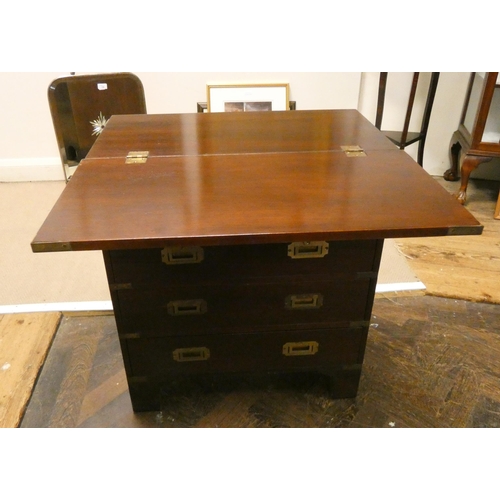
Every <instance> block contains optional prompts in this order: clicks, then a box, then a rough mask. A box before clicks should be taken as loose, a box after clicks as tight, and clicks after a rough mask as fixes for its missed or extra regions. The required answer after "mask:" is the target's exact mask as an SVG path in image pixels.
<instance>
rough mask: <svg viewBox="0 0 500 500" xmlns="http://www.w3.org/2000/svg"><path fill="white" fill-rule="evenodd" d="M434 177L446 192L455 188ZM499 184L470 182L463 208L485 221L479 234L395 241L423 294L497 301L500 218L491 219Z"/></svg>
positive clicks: (499, 296) (499, 290) (499, 293)
mask: <svg viewBox="0 0 500 500" xmlns="http://www.w3.org/2000/svg"><path fill="white" fill-rule="evenodd" d="M436 179H437V181H438V182H439V183H440V184H441V185H442V186H443V187H444V188H445V189H446V190H448V191H449V192H450V193H454V192H456V191H457V190H458V188H459V183H458V182H447V181H445V180H444V179H443V178H436ZM499 186H500V183H499V182H493V181H483V180H476V179H471V180H470V181H469V186H468V189H467V195H468V201H467V204H466V208H467V209H468V210H469V211H470V212H471V213H472V215H474V217H476V219H477V220H479V222H481V223H482V224H483V225H484V231H483V234H482V235H480V236H450V237H445V238H443V237H437V238H405V239H400V240H396V245H397V246H398V248H399V250H400V251H401V252H402V253H403V254H404V255H405V256H406V257H407V258H408V262H409V264H410V266H411V268H412V269H413V271H414V272H415V274H416V275H417V276H418V278H419V279H420V280H421V281H422V282H423V283H424V284H425V286H426V288H427V290H426V293H427V294H428V295H435V296H437V297H452V298H459V299H463V300H471V301H475V302H489V303H495V304H500V285H499V284H500V220H495V219H494V218H493V215H494V211H495V205H496V201H497V198H498V190H499ZM427 209H428V210H432V207H428V208H427Z"/></svg>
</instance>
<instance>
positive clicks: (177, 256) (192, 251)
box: [161, 247, 204, 265]
mask: <svg viewBox="0 0 500 500" xmlns="http://www.w3.org/2000/svg"><path fill="white" fill-rule="evenodd" d="M203 259H204V253H203V248H202V247H165V248H164V249H163V250H162V252H161V260H162V262H163V263H164V264H167V265H172V264H198V263H200V262H201V261H202V260H203Z"/></svg>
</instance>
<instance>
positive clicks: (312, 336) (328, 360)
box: [126, 328, 367, 377]
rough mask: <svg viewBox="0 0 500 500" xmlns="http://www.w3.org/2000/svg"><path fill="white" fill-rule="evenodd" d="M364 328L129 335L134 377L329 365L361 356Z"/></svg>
mask: <svg viewBox="0 0 500 500" xmlns="http://www.w3.org/2000/svg"><path fill="white" fill-rule="evenodd" d="M366 334H367V329H366V328H351V329H334V330H316V331H314V330H310V331H301V332H296V331H292V332H265V333H255V334H237V335H195V336H192V337H185V336H180V337H150V338H138V339H129V340H126V342H127V351H128V356H129V360H130V366H131V370H132V374H131V375H132V376H138V377H141V376H157V375H163V374H168V373H174V372H175V373H176V374H193V373H223V372H246V371H259V372H263V371H272V370H277V371H288V370H290V371H293V370H307V369H315V368H317V369H319V368H321V367H325V368H329V369H332V367H334V366H335V365H353V364H356V363H359V362H361V361H362V357H363V352H362V350H363V348H364V341H365V339H366Z"/></svg>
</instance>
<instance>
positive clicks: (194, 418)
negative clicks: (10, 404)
mask: <svg viewBox="0 0 500 500" xmlns="http://www.w3.org/2000/svg"><path fill="white" fill-rule="evenodd" d="M499 332H500V305H496V304H485V303H475V302H467V301H461V300H455V299H446V298H439V297H432V296H416V297H411V296H409V297H391V298H378V299H376V300H375V304H374V310H373V319H372V324H371V328H370V333H369V336H368V343H367V348H366V355H365V363H364V365H363V372H362V377H361V383H360V389H359V393H358V396H357V398H355V399H345V400H333V399H331V398H330V397H329V396H328V392H327V386H326V383H325V381H324V380H323V379H322V378H321V377H320V376H316V375H314V374H310V375H304V376H300V377H298V378H297V379H289V378H279V377H273V378H266V377H261V378H259V379H258V380H255V379H253V378H251V377H244V376H241V377H234V380H231V381H230V382H229V383H227V384H224V385H221V386H218V385H212V386H209V387H208V389H207V386H206V385H201V384H200V385H196V384H193V383H190V384H186V386H185V390H184V392H182V391H181V392H180V393H176V394H173V395H170V396H167V395H166V396H165V397H164V401H163V404H162V409H161V411H159V412H144V413H137V414H134V413H133V411H132V407H131V404H130V398H129V395H128V388H127V384H126V379H125V374H124V369H123V364H122V362H121V354H120V347H119V343H118V341H117V334H116V328H115V322H114V317H113V316H100V317H87V318H83V319H82V318H79V317H64V318H63V320H62V321H61V326H60V328H59V330H58V333H57V335H56V338H55V340H54V343H53V346H52V348H51V351H50V353H49V356H48V358H47V360H46V363H45V366H44V368H43V370H42V372H41V375H40V378H39V380H38V383H37V385H36V388H35V390H34V392H33V396H32V398H31V401H30V404H29V405H28V408H27V411H26V414H25V416H24V419H23V421H22V424H21V427H25V428H27V427H37V428H38V427H40V428H44V427H122V428H134V427H164V428H201V427H211V428H214V427H224V428H236V427H238V428H241V427H248V428H276V427H279V428H328V427H338V428H346V427H354V428H364V427H367V428H373V427H404V428H409V427H411V428H415V427H418V428H420V427H421V428H436V427H439V428H452V427H460V428H462V427H500V333H499Z"/></svg>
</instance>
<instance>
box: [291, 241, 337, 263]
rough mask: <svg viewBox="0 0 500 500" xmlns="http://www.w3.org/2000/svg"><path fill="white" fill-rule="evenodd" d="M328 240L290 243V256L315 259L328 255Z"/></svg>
mask: <svg viewBox="0 0 500 500" xmlns="http://www.w3.org/2000/svg"><path fill="white" fill-rule="evenodd" d="M328 248H329V245H328V242H326V241H296V242H294V243H290V245H288V256H289V257H291V258H292V259H315V258H319V257H324V256H325V255H328Z"/></svg>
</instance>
